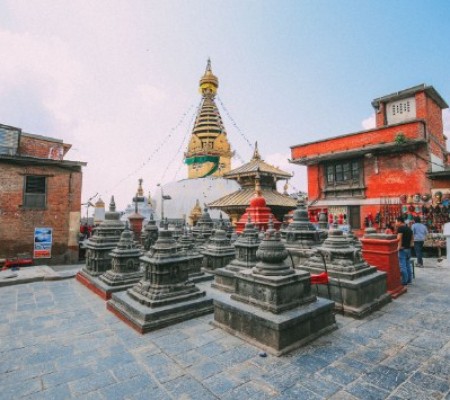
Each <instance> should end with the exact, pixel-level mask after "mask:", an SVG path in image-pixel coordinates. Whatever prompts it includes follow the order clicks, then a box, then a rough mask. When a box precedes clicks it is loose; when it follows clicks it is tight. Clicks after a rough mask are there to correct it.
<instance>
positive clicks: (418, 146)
mask: <svg viewBox="0 0 450 400" xmlns="http://www.w3.org/2000/svg"><path fill="white" fill-rule="evenodd" d="M372 106H373V107H374V109H375V115H376V127H375V128H374V129H369V130H365V131H360V132H355V133H349V134H346V135H341V136H335V137H332V138H330V139H325V140H320V141H316V142H311V143H306V144H299V145H296V146H292V147H291V156H292V157H291V158H292V162H293V163H295V164H299V165H306V166H307V169H308V196H309V202H310V204H311V209H313V210H314V209H316V210H318V209H322V210H326V211H327V212H328V214H329V215H330V214H331V215H332V216H333V217H338V218H339V216H342V215H345V217H346V220H347V222H348V223H349V224H350V225H351V226H352V227H353V228H354V229H362V228H364V224H365V222H367V221H368V220H371V222H373V223H374V224H375V225H378V227H380V228H382V227H384V225H386V223H387V222H389V220H393V218H394V214H398V213H400V212H401V211H404V210H405V206H406V207H408V209H410V210H412V208H411V207H413V208H414V209H415V211H417V212H420V211H421V210H422V207H423V206H424V205H427V201H429V206H432V203H431V201H430V200H427V197H428V196H429V197H430V199H431V198H432V195H433V194H434V193H435V192H438V191H440V192H441V193H443V194H444V195H445V193H449V197H450V171H449V170H448V160H447V155H448V153H447V145H446V141H447V138H446V137H445V135H444V133H443V122H442V110H443V109H445V108H447V107H448V105H447V103H446V102H445V101H444V100H443V98H442V97H441V96H440V95H439V93H438V92H437V91H436V90H435V89H434V88H433V87H432V86H426V85H419V86H415V87H412V88H409V89H406V90H402V91H400V92H397V93H393V94H390V95H387V96H384V97H380V98H378V99H375V100H373V101H372ZM414 196H416V197H414ZM417 196H419V197H417ZM411 199H414V201H411ZM417 199H420V200H419V201H416V200H417Z"/></svg>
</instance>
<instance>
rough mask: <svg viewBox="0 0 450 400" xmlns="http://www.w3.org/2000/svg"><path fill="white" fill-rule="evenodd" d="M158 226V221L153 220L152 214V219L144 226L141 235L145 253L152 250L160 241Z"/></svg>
mask: <svg viewBox="0 0 450 400" xmlns="http://www.w3.org/2000/svg"><path fill="white" fill-rule="evenodd" d="M158 231H159V229H158V226H157V225H156V221H155V220H154V218H153V214H150V219H149V221H148V223H147V224H146V225H145V226H144V229H143V230H142V234H141V244H142V247H143V248H144V251H149V250H150V248H151V247H152V246H153V245H154V244H155V243H156V241H157V240H158Z"/></svg>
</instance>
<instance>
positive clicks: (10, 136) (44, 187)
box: [0, 124, 86, 264]
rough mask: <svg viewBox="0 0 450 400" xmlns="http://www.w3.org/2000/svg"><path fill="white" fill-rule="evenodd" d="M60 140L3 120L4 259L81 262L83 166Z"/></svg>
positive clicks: (0, 210) (0, 198)
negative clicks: (69, 155)
mask: <svg viewBox="0 0 450 400" xmlns="http://www.w3.org/2000/svg"><path fill="white" fill-rule="evenodd" d="M70 148H71V145H70V144H67V143H63V141H62V140H60V139H54V138H49V137H45V136H39V135H32V134H29V133H25V132H22V131H21V129H19V128H15V127H12V126H7V125H1V124H0V259H8V258H15V257H17V256H18V255H20V254H21V253H27V254H29V255H30V256H31V257H33V258H34V260H33V261H34V263H35V264H59V263H72V262H76V261H78V234H79V229H80V210H81V183H82V172H81V168H82V167H83V166H85V165H86V163H83V162H78V161H68V160H65V159H64V157H65V155H66V153H67V152H68V151H69V149H70Z"/></svg>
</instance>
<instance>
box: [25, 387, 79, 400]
mask: <svg viewBox="0 0 450 400" xmlns="http://www.w3.org/2000/svg"><path fill="white" fill-rule="evenodd" d="M71 398H72V395H71V393H70V389H69V385H67V384H63V385H58V386H54V387H51V388H49V389H46V390H42V391H39V392H34V393H32V394H30V395H28V396H26V399H27V400H62V399H71Z"/></svg>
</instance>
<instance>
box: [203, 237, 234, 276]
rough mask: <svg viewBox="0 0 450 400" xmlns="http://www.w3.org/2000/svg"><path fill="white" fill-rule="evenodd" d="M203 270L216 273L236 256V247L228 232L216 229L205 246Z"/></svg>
mask: <svg viewBox="0 0 450 400" xmlns="http://www.w3.org/2000/svg"><path fill="white" fill-rule="evenodd" d="M201 253H202V254H203V272H208V273H214V271H215V270H216V269H218V268H222V267H225V265H227V264H228V263H229V262H230V261H231V260H232V259H233V258H235V257H236V252H235V250H234V247H233V246H232V245H231V243H230V239H228V237H227V233H226V232H225V231H223V230H222V229H216V230H215V231H214V233H213V235H212V236H211V238H210V239H209V241H208V242H207V243H206V245H205V246H204V250H202V252H201Z"/></svg>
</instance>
